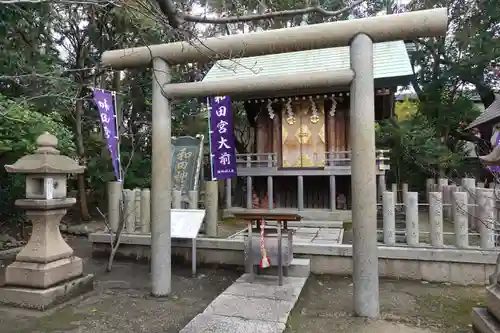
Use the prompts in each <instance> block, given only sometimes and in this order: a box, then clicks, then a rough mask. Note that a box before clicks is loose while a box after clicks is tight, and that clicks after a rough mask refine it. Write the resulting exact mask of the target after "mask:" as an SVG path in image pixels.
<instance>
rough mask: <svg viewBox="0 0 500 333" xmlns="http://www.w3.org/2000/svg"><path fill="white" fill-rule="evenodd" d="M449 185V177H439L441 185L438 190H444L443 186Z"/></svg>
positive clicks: (439, 184)
mask: <svg viewBox="0 0 500 333" xmlns="http://www.w3.org/2000/svg"><path fill="white" fill-rule="evenodd" d="M447 185H448V178H439V179H438V186H439V190H438V192H441V193H442V192H443V187H445V186H447Z"/></svg>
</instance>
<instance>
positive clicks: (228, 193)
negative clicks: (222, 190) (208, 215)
mask: <svg viewBox="0 0 500 333" xmlns="http://www.w3.org/2000/svg"><path fill="white" fill-rule="evenodd" d="M231 183H232V182H231V178H227V179H226V195H225V197H226V209H231V207H232V201H231V199H232V190H231V189H232V186H233V185H232V184H231ZM196 206H198V205H196Z"/></svg>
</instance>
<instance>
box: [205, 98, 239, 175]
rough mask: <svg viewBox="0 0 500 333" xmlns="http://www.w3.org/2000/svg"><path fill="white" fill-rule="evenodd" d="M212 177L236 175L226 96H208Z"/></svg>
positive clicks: (231, 130)
mask: <svg viewBox="0 0 500 333" xmlns="http://www.w3.org/2000/svg"><path fill="white" fill-rule="evenodd" d="M209 109H210V162H211V166H212V179H214V180H217V179H226V178H231V177H234V176H236V156H235V150H234V137H233V118H232V111H231V99H230V98H229V97H228V96H215V97H212V98H209Z"/></svg>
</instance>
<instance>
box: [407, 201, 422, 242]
mask: <svg viewBox="0 0 500 333" xmlns="http://www.w3.org/2000/svg"><path fill="white" fill-rule="evenodd" d="M405 215H406V242H407V243H408V245H409V246H418V245H419V243H420V240H419V236H420V230H419V226H418V193H417V192H408V193H407V194H406V205H405Z"/></svg>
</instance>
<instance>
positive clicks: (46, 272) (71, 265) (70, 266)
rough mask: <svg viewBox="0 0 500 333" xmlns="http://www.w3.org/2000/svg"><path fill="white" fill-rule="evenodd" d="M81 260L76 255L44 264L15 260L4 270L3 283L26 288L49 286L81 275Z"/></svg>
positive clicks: (44, 287)
mask: <svg viewBox="0 0 500 333" xmlns="http://www.w3.org/2000/svg"><path fill="white" fill-rule="evenodd" d="M82 273H83V261H82V259H81V258H78V257H70V258H64V259H59V260H56V261H53V262H49V263H46V264H40V263H33V262H22V261H16V262H13V263H12V264H10V265H9V266H8V267H7V269H6V270H5V284H6V285H9V286H19V287H28V288H43V289H46V288H49V287H51V286H55V285H56V284H58V283H61V282H63V281H68V280H71V279H74V278H76V277H78V276H81V275H82Z"/></svg>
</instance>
